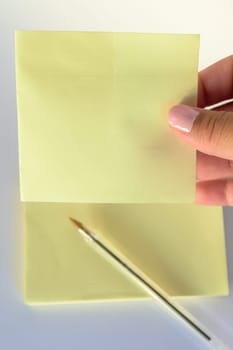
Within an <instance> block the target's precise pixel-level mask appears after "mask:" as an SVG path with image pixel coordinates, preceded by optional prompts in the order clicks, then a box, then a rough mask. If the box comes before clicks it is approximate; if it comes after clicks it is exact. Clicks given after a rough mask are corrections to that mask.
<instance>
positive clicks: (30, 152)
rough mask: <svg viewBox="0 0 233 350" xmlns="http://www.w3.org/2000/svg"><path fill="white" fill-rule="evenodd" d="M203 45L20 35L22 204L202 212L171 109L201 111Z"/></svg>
mask: <svg viewBox="0 0 233 350" xmlns="http://www.w3.org/2000/svg"><path fill="white" fill-rule="evenodd" d="M198 47H199V36H198V35H183V34H140V33H93V32H33V31H31V32H30V31H19V32H17V33H16V73H17V101H18V114H19V151H20V177H21V198H22V200H23V201H41V202H51V201H52V202H182V201H183V202H192V201H193V199H194V184H195V181H194V178H195V162H194V152H193V151H192V150H191V149H189V148H188V147H186V146H185V145H183V144H182V143H181V142H180V141H179V140H178V139H177V138H175V137H174V136H173V135H172V133H171V131H170V129H169V127H168V124H167V111H168V108H169V107H170V106H171V105H172V104H175V103H178V102H180V101H182V100H185V101H187V102H188V103H190V104H195V95H196V85H197V67H198Z"/></svg>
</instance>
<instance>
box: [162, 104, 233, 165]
mask: <svg viewBox="0 0 233 350" xmlns="http://www.w3.org/2000/svg"><path fill="white" fill-rule="evenodd" d="M168 118H169V124H170V125H171V127H172V128H173V130H176V134H177V135H178V136H179V137H180V138H182V140H183V141H184V142H186V143H188V144H190V145H192V146H193V147H194V148H196V149H197V150H198V151H200V152H203V153H206V154H209V155H212V156H216V157H220V158H224V159H230V160H233V112H226V111H215V110H206V109H200V108H194V107H190V106H186V105H177V106H174V107H172V108H171V110H170V111H169V114H168Z"/></svg>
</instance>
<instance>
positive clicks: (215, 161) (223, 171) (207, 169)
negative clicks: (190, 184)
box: [197, 152, 233, 181]
mask: <svg viewBox="0 0 233 350" xmlns="http://www.w3.org/2000/svg"><path fill="white" fill-rule="evenodd" d="M229 176H233V161H232V160H227V159H222V158H218V157H214V156H209V155H208V154H205V153H202V152H197V180H198V181H209V180H215V179H221V178H224V177H229Z"/></svg>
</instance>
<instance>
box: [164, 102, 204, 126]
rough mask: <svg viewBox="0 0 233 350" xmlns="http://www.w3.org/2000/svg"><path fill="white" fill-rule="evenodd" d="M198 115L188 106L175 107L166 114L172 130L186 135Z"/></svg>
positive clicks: (197, 112)
mask: <svg viewBox="0 0 233 350" xmlns="http://www.w3.org/2000/svg"><path fill="white" fill-rule="evenodd" d="M198 114H200V112H199V111H197V110H195V109H193V108H191V107H189V106H186V105H177V106H174V107H172V108H171V109H170V111H169V112H168V122H169V124H170V125H171V126H172V127H173V128H176V129H179V130H181V131H184V132H187V133H188V132H190V131H191V129H192V127H193V123H194V121H195V119H196V118H197V116H198Z"/></svg>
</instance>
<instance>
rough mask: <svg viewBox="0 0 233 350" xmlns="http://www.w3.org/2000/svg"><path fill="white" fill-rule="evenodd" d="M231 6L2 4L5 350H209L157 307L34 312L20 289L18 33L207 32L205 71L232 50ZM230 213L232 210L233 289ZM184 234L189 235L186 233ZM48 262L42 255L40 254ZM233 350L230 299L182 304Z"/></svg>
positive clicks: (26, 0)
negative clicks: (64, 31) (16, 33)
mask: <svg viewBox="0 0 233 350" xmlns="http://www.w3.org/2000/svg"><path fill="white" fill-rule="evenodd" d="M232 14H233V1H232V0H222V1H219V0H212V1H211V0H205V1H203V0H197V1H188V0H184V1H181V0H177V1H173V0H170V1H169V0H161V1H158V0H140V1H139V0H130V1H129V0H115V1H113V0H93V1H88V0H82V1H81V0H76V1H75V0H63V1H61V0H40V1H35V0H20V1H18V0H1V2H0V118H1V127H0V143H1V145H0V159H1V167H0V176H1V178H0V186H1V187H0V194H1V197H0V198H1V202H0V209H1V210H0V215H1V218H0V223H1V231H0V310H1V312H0V348H1V349H6V350H15V349H18V348H23V349H32V348H33V349H34V350H36V349H38V350H45V349H56V350H59V349H62V350H64V349H69V350H72V349H82V350H86V349H92V348H97V349H104V350H105V349H113V350H114V349H122V350H125V349H134V350H138V349H144V348H145V349H149V348H154V349H159V350H160V349H161V350H166V349H168V350H170V349H179V350H180V349H189V350H195V349H205V348H206V347H205V346H204V345H201V344H200V342H198V341H197V339H196V338H194V337H192V336H191V334H190V333H189V332H185V331H184V329H182V328H181V327H179V325H178V324H177V323H175V322H174V321H172V320H170V319H169V317H168V316H167V315H166V314H162V313H161V311H160V310H159V309H158V307H157V306H156V305H154V304H153V303H152V302H150V301H148V302H132V303H128V304H127V303H106V304H90V305H88V304H83V305H69V306H65V305H63V306H53V307H37V308H29V307H27V306H25V305H23V303H22V296H21V294H20V293H21V292H20V287H19V286H20V276H21V270H20V267H21V259H22V257H21V255H20V251H21V243H22V242H21V241H22V233H21V232H19V230H18V227H19V220H18V218H16V209H17V208H18V198H19V194H18V193H19V191H18V160H17V124H16V106H15V78H14V41H13V39H14V30H15V29H35V30H38V29H41V30H46V29H47V30H96V31H97V30H98V31H137V32H140V31H141V32H166V33H168V32H176V33H201V50H200V68H202V67H204V66H206V65H208V64H210V63H212V62H214V61H216V60H217V59H219V58H222V57H224V56H226V55H229V54H231V53H233V35H232V33H233V21H232ZM232 213H233V211H232V209H230V208H228V209H227V210H226V213H225V214H226V215H225V219H226V238H227V250H228V266H229V279H230V287H231V289H232V283H233V267H232V266H233V232H232V227H233V215H232ZM187 229H188V228H187ZM41 258H42V259H43V252H41ZM180 302H182V304H183V305H184V306H186V307H187V308H188V309H189V310H191V311H192V312H193V314H195V315H196V316H198V318H199V319H200V320H201V321H203V322H204V323H205V324H206V325H208V327H209V328H210V329H211V330H212V331H214V332H215V333H216V334H217V335H218V336H220V337H221V338H223V339H224V340H225V341H226V342H227V343H228V345H229V347H230V348H233V331H232V328H233V296H232V295H230V296H229V297H222V298H220V297H219V298H195V299H191V298H190V299H186V300H180Z"/></svg>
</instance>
